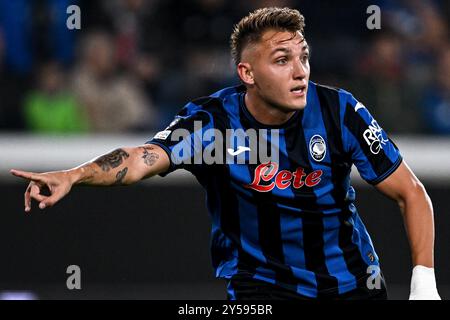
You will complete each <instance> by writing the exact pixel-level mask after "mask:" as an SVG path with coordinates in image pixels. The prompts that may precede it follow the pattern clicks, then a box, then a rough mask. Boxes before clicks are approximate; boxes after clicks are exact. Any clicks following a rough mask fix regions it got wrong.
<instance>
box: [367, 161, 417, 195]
mask: <svg viewBox="0 0 450 320" xmlns="http://www.w3.org/2000/svg"><path fill="white" fill-rule="evenodd" d="M375 188H376V189H377V190H378V191H380V192H381V193H383V194H384V195H386V196H388V197H389V198H391V199H393V200H396V201H397V202H404V201H406V200H407V199H412V198H413V197H415V196H417V195H419V194H420V193H423V192H425V188H424V186H423V184H422V183H421V182H420V180H419V179H418V178H417V177H416V176H415V175H414V173H413V172H412V170H411V169H410V168H409V166H408V165H407V164H406V163H405V161H403V162H402V163H401V164H400V166H399V167H398V168H397V170H395V171H394V172H393V173H392V174H391V175H390V176H389V177H387V178H386V179H385V180H383V181H382V182H380V183H378V184H377V185H376V186H375Z"/></svg>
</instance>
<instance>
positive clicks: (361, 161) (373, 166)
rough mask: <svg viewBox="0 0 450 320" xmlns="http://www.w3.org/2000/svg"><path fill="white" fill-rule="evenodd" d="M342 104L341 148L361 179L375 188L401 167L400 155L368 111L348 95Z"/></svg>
mask: <svg viewBox="0 0 450 320" xmlns="http://www.w3.org/2000/svg"><path fill="white" fill-rule="evenodd" d="M344 104H345V105H344V106H343V108H344V110H343V113H344V116H343V126H342V128H343V130H342V134H343V144H344V148H345V149H346V152H347V153H349V154H350V156H351V159H352V161H353V163H354V164H355V166H356V168H357V169H358V172H359V173H360V175H361V177H362V178H363V179H364V180H366V181H367V182H368V183H370V184H374V185H375V184H378V183H380V182H381V181H383V180H384V179H386V178H387V177H388V176H389V175H391V174H392V173H393V172H394V171H395V170H396V169H397V168H398V167H399V166H400V164H401V162H402V156H401V154H400V151H399V149H398V148H397V146H396V145H395V143H394V142H393V141H392V140H391V139H390V138H389V137H388V136H387V134H386V132H385V131H384V130H383V128H381V126H380V125H379V124H378V122H377V121H376V120H375V119H374V117H373V116H372V115H371V114H370V112H369V110H367V108H366V107H365V106H364V105H363V104H362V103H361V102H359V101H357V100H356V99H355V98H354V97H353V96H352V95H351V94H350V93H348V92H346V95H345V99H344Z"/></svg>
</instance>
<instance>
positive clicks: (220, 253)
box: [147, 81, 402, 297]
mask: <svg viewBox="0 0 450 320" xmlns="http://www.w3.org/2000/svg"><path fill="white" fill-rule="evenodd" d="M244 95H245V87H243V86H237V87H231V88H225V89H223V90H221V91H218V92H216V93H214V94H212V95H210V96H208V97H204V98H200V99H197V100H194V101H192V102H190V103H188V104H187V105H186V106H185V107H184V108H183V109H182V110H181V111H180V112H179V114H178V115H177V116H176V117H175V120H174V121H173V122H172V123H171V124H170V125H169V127H168V128H166V129H165V130H164V131H161V132H159V133H158V134H157V135H156V136H155V137H154V138H153V139H151V140H150V141H148V142H147V143H151V144H156V145H159V146H160V147H162V148H163V149H164V150H165V151H166V152H167V153H168V155H169V158H171V165H170V169H169V171H168V172H166V173H164V174H162V175H165V174H167V173H169V172H171V171H174V170H176V169H178V168H184V169H186V170H189V171H190V172H192V173H193V174H194V175H195V177H196V178H197V179H198V181H199V182H200V183H201V185H202V186H203V187H204V188H205V189H206V193H207V207H208V211H209V213H210V215H211V219H212V234H211V256H212V260H213V266H214V269H215V272H216V276H217V277H220V278H227V279H230V278H232V277H251V278H254V279H259V280H262V281H266V282H269V283H273V284H277V285H279V286H281V287H284V288H286V289H288V290H292V291H294V292H297V293H299V294H302V295H305V296H308V297H318V296H320V295H321V294H341V293H345V292H348V291H350V290H352V289H354V288H356V286H357V284H358V283H359V282H360V281H362V279H366V278H367V270H368V267H369V266H370V265H375V266H378V265H379V261H378V256H377V254H376V252H375V250H374V247H373V244H372V241H371V239H370V236H369V234H368V232H367V230H366V228H365V226H364V224H363V222H362V221H361V219H360V217H359V214H358V212H357V209H356V207H355V204H354V201H355V190H354V189H353V187H352V186H351V183H350V170H351V167H352V165H353V164H354V165H355V166H356V167H357V169H358V171H359V173H360V175H361V177H362V178H363V179H364V180H366V181H367V182H369V183H371V184H377V183H379V182H381V181H382V180H383V179H385V178H386V177H388V176H389V175H390V174H391V173H392V172H393V171H394V170H395V169H396V168H397V167H398V166H399V165H400V163H401V161H402V158H401V155H400V153H399V151H398V149H397V147H396V146H395V144H394V143H393V142H392V141H391V140H390V139H389V138H388V137H387V135H386V133H385V132H384V131H383V129H382V128H381V127H380V126H379V125H378V123H377V122H376V121H375V119H374V118H373V117H372V116H371V114H370V113H369V111H368V110H367V109H366V107H365V106H364V105H363V104H361V103H360V102H358V101H357V100H356V99H355V98H354V97H353V96H352V95H351V94H350V93H348V92H346V91H345V90H341V89H334V88H330V87H326V86H322V85H318V84H315V83H314V82H311V81H310V82H309V88H308V92H307V105H306V107H305V108H304V109H303V110H298V111H296V112H295V114H294V115H293V116H292V117H291V118H290V119H289V120H288V121H287V122H286V123H284V124H283V125H280V126H267V125H264V124H262V123H259V122H258V121H257V120H256V119H255V118H254V117H253V116H252V115H251V114H250V112H249V111H248V110H247V108H246V106H245V102H244ZM198 123H201V125H200V126H199V125H198ZM177 129H185V130H184V131H185V132H187V133H188V136H185V137H184V138H179V137H174V135H175V134H178V133H177ZM208 129H214V131H213V132H215V133H216V134H217V135H218V133H223V135H224V136H225V133H226V131H227V130H229V129H234V130H238V129H241V131H240V132H241V135H243V137H244V138H243V139H242V140H240V141H243V143H245V141H247V140H246V138H247V137H246V136H245V135H246V134H247V132H248V129H265V134H263V135H261V136H258V137H257V139H258V140H261V139H264V140H265V142H267V143H268V144H269V145H270V147H273V146H274V144H276V146H275V147H276V148H275V150H277V151H278V155H277V159H276V161H269V162H258V161H256V163H251V162H250V161H247V160H249V154H250V153H251V152H252V150H251V148H250V147H249V145H245V147H247V149H243V150H244V151H246V152H242V154H244V160H245V161H244V162H243V163H235V162H226V163H223V164H218V163H211V164H207V163H205V161H200V162H199V161H186V160H195V159H194V158H195V157H197V156H198V155H200V158H201V154H202V152H206V151H208V148H210V147H211V144H212V142H211V141H212V140H214V139H205V137H204V136H203V134H204V132H205V130H208ZM178 132H179V130H178ZM275 132H276V136H277V139H274V138H273V137H274V136H275V135H274V133H275ZM213 135H214V133H213ZM216 138H217V137H216ZM192 141H194V142H196V143H192ZM214 141H217V140H214ZM259 142H261V141H259ZM188 143H189V146H187V147H186V144H188ZM224 145H225V144H224ZM183 147H186V148H183ZM270 147H269V149H270V150H272V149H271V148H270ZM186 150H187V151H186ZM230 150H231V151H233V150H235V149H233V148H232V149H227V148H226V146H224V147H223V150H222V151H223V153H224V154H227V156H228V157H230V155H231V156H232V155H234V154H236V153H237V152H230ZM238 150H239V149H238ZM189 151H190V152H189ZM241 151H242V150H241ZM215 152H219V151H218V150H216V151H215ZM269 153H270V152H269Z"/></svg>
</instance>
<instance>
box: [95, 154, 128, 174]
mask: <svg viewBox="0 0 450 320" xmlns="http://www.w3.org/2000/svg"><path fill="white" fill-rule="evenodd" d="M129 156H130V155H129V154H128V153H127V152H126V151H124V150H123V149H116V150H114V151H112V152H110V153H108V154H105V155H103V156H101V157H100V158H98V159H97V160H95V161H94V163H96V164H97V165H98V166H99V167H100V168H102V170H103V171H109V170H110V169H112V168H117V167H118V166H120V165H121V164H122V162H123V160H124V159H127V158H128V157H129Z"/></svg>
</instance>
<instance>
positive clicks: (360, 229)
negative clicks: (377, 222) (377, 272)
mask: <svg viewBox="0 0 450 320" xmlns="http://www.w3.org/2000/svg"><path fill="white" fill-rule="evenodd" d="M350 210H351V211H352V213H353V215H352V217H351V218H350V219H349V220H348V221H349V222H350V223H352V225H353V235H352V242H353V243H354V244H355V245H356V246H357V247H358V248H359V251H360V253H361V257H362V258H363V259H364V262H365V263H366V264H367V265H379V262H378V260H379V259H378V255H377V254H376V252H375V249H374V246H373V243H372V239H371V238H370V236H369V233H368V232H367V229H366V227H365V226H364V224H363V222H362V221H361V218H360V217H359V214H358V211H357V209H356V207H355V205H353V204H351V205H350ZM369 253H372V254H373V255H374V257H375V261H370V259H369V256H368V254H369Z"/></svg>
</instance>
